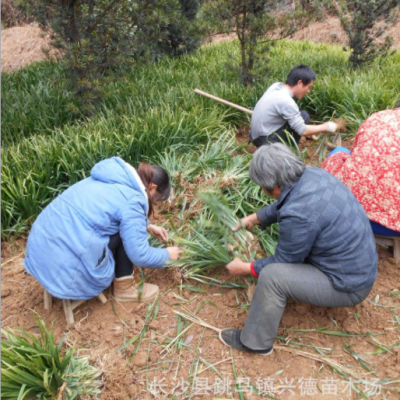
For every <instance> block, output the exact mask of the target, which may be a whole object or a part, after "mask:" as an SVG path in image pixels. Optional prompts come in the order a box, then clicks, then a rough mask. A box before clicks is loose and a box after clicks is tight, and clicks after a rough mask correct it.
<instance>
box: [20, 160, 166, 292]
mask: <svg viewBox="0 0 400 400" xmlns="http://www.w3.org/2000/svg"><path fill="white" fill-rule="evenodd" d="M132 169H133V168H132ZM146 212H147V200H146V197H145V195H144V192H143V191H142V188H141V186H140V178H139V177H137V178H136V179H135V176H134V175H133V174H132V172H131V170H130V169H129V167H128V166H127V164H126V163H125V162H124V161H123V160H121V159H119V158H116V157H114V158H111V159H107V160H104V161H102V162H100V163H98V164H96V165H95V166H94V168H93V169H92V171H91V176H90V177H89V178H86V179H84V180H82V181H80V182H78V183H76V184H74V185H72V186H71V187H70V188H69V189H67V190H66V191H65V192H64V193H62V194H61V195H60V196H58V197H57V198H56V199H54V200H53V202H52V203H50V204H49V205H48V206H47V207H46V208H45V209H44V210H43V211H42V212H41V214H40V215H39V216H38V218H37V219H36V221H35V222H34V224H33V226H32V230H31V232H30V235H29V239H28V244H27V254H26V258H25V261H24V264H25V267H26V269H27V271H28V272H29V273H30V274H31V275H33V276H34V277H35V278H36V279H37V280H38V281H39V282H40V283H41V284H42V286H44V287H45V288H46V290H48V291H49V292H50V293H51V294H52V295H53V296H56V297H59V298H68V299H84V298H91V297H94V296H96V295H98V293H100V292H101V290H103V289H104V287H107V286H109V285H110V284H111V282H112V279H113V277H114V269H115V263H114V259H113V256H112V253H111V251H110V250H109V248H108V244H109V240H110V236H111V235H113V234H115V233H117V232H120V233H121V237H122V238H123V239H125V241H126V242H129V243H135V246H129V248H128V249H127V253H128V255H129V256H131V257H132V255H134V254H135V255H137V256H138V257H139V256H140V255H143V257H141V258H142V260H141V261H142V262H141V264H139V265H140V266H147V264H151V265H162V264H163V262H164V261H165V259H167V258H166V254H165V253H166V251H165V249H154V248H151V251H150V252H149V251H147V250H148V248H144V247H141V243H142V241H139V240H138V231H139V229H138V228H137V226H136V227H135V224H136V225H140V224H142V225H143V224H144V225H145V221H146ZM144 239H145V240H146V244H147V233H146V236H145V238H144ZM132 258H133V257H132Z"/></svg>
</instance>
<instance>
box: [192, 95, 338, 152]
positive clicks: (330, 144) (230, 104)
mask: <svg viewBox="0 0 400 400" xmlns="http://www.w3.org/2000/svg"><path fill="white" fill-rule="evenodd" d="M194 92H195V93H197V94H199V95H201V96H204V97H208V98H209V99H212V100H215V101H218V102H220V103H222V104H225V105H227V106H230V107H233V108H236V109H237V110H240V111H243V112H245V113H247V114H249V115H253V111H251V110H249V109H248V108H245V107H242V106H239V105H238V104H235V103H231V102H230V101H226V100H224V99H221V98H220V97H217V96H213V95H212V94H210V93H207V92H203V91H202V90H200V89H194ZM311 139H312V140H318V137H317V136H315V135H312V136H311ZM328 148H330V149H335V148H336V146H335V145H334V144H332V143H330V142H328Z"/></svg>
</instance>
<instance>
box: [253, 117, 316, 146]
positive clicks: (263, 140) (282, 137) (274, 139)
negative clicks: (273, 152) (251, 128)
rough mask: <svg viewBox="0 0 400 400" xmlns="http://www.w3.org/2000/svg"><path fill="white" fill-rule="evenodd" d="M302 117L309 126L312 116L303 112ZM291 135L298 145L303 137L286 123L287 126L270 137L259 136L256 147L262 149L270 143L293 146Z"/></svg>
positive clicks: (255, 143) (254, 141)
mask: <svg viewBox="0 0 400 400" xmlns="http://www.w3.org/2000/svg"><path fill="white" fill-rule="evenodd" d="M300 115H301V116H302V117H303V119H304V122H305V124H306V125H307V124H308V123H309V122H310V116H309V114H308V112H307V111H304V110H301V111H300ZM287 133H290V134H291V135H292V136H293V139H294V141H295V142H296V144H298V143H299V142H300V139H301V136H300V135H299V134H298V133H297V132H296V131H295V130H294V129H292V127H291V126H290V125H289V123H288V122H286V124H285V125H283V126H281V127H280V128H279V129H278V130H277V131H276V132H275V133H271V134H270V135H269V136H259V137H258V138H256V139H254V140H253V144H254V146H256V147H257V148H258V147H261V146H264V145H265V144H270V143H282V141H283V143H286V144H289V145H293V144H294V143H293V141H292V139H291V137H290V136H289V135H288V134H287Z"/></svg>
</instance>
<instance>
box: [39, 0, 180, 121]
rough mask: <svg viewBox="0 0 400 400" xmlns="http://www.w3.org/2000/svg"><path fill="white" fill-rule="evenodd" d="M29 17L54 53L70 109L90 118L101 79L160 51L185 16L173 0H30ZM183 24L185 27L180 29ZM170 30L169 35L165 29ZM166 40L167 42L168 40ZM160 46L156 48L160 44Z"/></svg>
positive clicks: (175, 0) (165, 49)
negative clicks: (64, 77) (64, 78)
mask: <svg viewBox="0 0 400 400" xmlns="http://www.w3.org/2000/svg"><path fill="white" fill-rule="evenodd" d="M33 4H34V5H33V6H32V8H33V9H32V13H33V15H34V17H35V19H36V21H38V23H39V25H40V26H41V28H42V29H43V30H45V31H47V32H48V33H49V35H50V37H51V40H52V45H53V46H54V47H55V48H57V49H58V50H59V51H60V54H61V55H62V57H61V58H60V62H61V63H62V64H63V65H64V66H65V67H66V69H67V71H68V76H69V79H68V86H69V88H70V89H71V90H72V91H73V92H74V93H75V94H76V95H77V98H78V100H79V101H78V102H77V103H74V104H71V107H70V108H71V111H72V112H76V113H83V114H85V115H91V114H92V113H93V112H94V109H95V106H96V101H97V100H98V99H99V98H101V92H102V86H103V82H104V79H106V78H107V77H110V76H111V73H112V72H114V74H113V75H114V76H116V75H117V74H115V72H116V71H121V70H123V69H125V68H128V67H130V66H131V65H133V64H134V63H136V62H138V61H145V60H148V59H154V58H155V56H154V54H156V53H159V54H162V53H166V52H167V50H168V46H172V47H173V46H177V47H178V48H180V47H182V40H178V41H177V44H175V43H174V44H173V45H172V43H171V35H172V38H173V32H174V31H173V30H172V27H173V26H180V27H181V30H180V31H179V30H178V31H179V33H180V34H181V35H182V34H183V31H184V29H185V27H186V26H187V24H186V23H187V18H186V17H185V15H184V14H183V13H182V10H181V3H180V2H179V1H178V0H136V1H133V0H36V1H35V2H34V3H33ZM185 24H186V25H185ZM171 30H172V31H171ZM168 38H170V39H168ZM161 43H162V44H163V46H161V50H160V44H161Z"/></svg>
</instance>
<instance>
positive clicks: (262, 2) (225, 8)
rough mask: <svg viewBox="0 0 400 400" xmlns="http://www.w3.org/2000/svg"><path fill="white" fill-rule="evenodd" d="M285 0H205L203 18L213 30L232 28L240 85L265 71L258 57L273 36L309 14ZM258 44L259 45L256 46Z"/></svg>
mask: <svg viewBox="0 0 400 400" xmlns="http://www.w3.org/2000/svg"><path fill="white" fill-rule="evenodd" d="M286 3H287V2H286V1H278V2H277V1H271V0H250V1H248V0H217V1H208V2H207V3H206V5H205V7H204V10H203V18H204V19H205V20H206V21H210V25H211V26H212V27H214V29H215V30H217V31H222V32H225V33H229V32H234V33H236V35H237V37H238V39H239V45H240V62H239V66H237V67H235V69H236V71H237V72H238V73H239V76H240V81H241V82H242V83H243V84H244V85H250V84H251V83H253V82H254V79H255V77H256V75H262V74H265V73H266V72H267V60H266V58H265V57H262V56H263V54H265V53H266V52H267V51H269V49H270V46H271V45H272V44H273V43H275V42H276V41H277V40H280V39H283V38H287V37H290V36H292V35H293V34H294V33H295V32H296V31H297V30H299V29H301V28H303V27H304V26H305V25H306V24H307V22H308V21H309V19H310V17H311V13H310V12H307V11H305V10H304V9H301V10H295V8H294V7H292V4H291V5H290V6H288V5H287V4H286ZM260 44H262V46H260Z"/></svg>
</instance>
